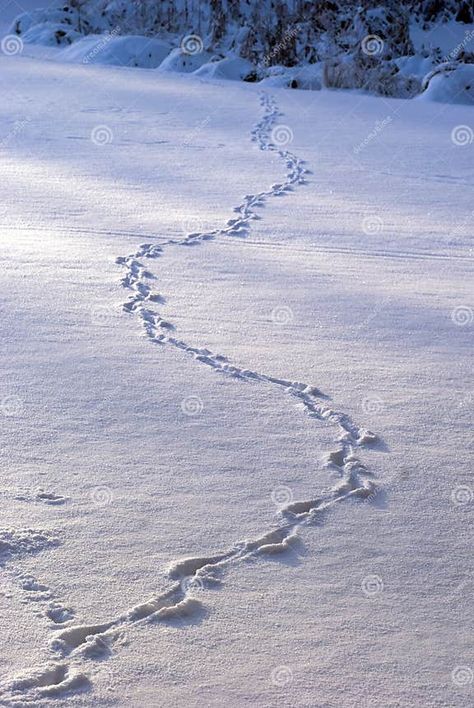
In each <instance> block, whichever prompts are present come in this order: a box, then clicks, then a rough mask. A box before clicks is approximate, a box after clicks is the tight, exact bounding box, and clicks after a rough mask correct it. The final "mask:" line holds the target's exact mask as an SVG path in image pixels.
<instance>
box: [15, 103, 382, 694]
mask: <svg viewBox="0 0 474 708" xmlns="http://www.w3.org/2000/svg"><path fill="white" fill-rule="evenodd" d="M261 105H262V107H263V116H262V118H261V120H260V121H259V123H258V124H257V125H256V127H255V128H254V129H253V130H252V140H253V141H254V142H255V143H257V146H258V147H259V149H260V150H262V151H271V152H274V153H276V154H277V155H278V157H279V158H280V159H281V160H282V161H283V163H284V164H285V167H286V170H287V172H286V177H285V179H284V180H283V181H282V182H277V183H275V184H273V185H272V186H271V187H270V189H269V190H266V191H262V192H258V193H257V194H247V195H245V197H244V198H243V200H242V202H241V203H240V204H239V205H238V206H236V207H235V208H234V210H233V211H234V214H235V215H236V216H234V217H233V218H231V219H229V220H228V221H227V222H226V225H225V226H224V228H218V229H214V230H209V231H204V232H193V233H189V234H187V235H186V236H185V237H184V238H182V239H170V240H168V241H165V242H164V243H161V244H160V245H157V244H154V243H152V242H148V243H143V244H141V245H140V246H139V248H138V249H137V250H136V252H135V253H132V254H130V255H128V256H120V257H118V258H117V259H116V263H117V264H119V265H121V266H122V267H123V268H124V269H125V274H124V276H123V278H122V285H123V287H124V288H125V289H127V290H128V291H130V297H129V299H128V300H127V302H125V303H124V304H123V310H124V311H125V312H127V313H129V314H134V315H136V316H138V318H139V319H140V320H141V323H142V327H143V331H144V333H145V336H146V337H147V338H148V339H149V340H150V342H153V343H155V344H160V345H163V346H171V347H174V348H176V349H179V350H181V351H184V352H186V353H187V354H189V355H190V356H192V357H193V358H194V359H195V360H196V361H197V362H199V363H200V364H204V365H206V366H208V367H211V368H212V369H213V370H215V371H216V372H217V373H219V374H221V375H225V376H231V377H233V378H236V379H240V380H243V381H251V382H252V383H254V384H257V385H262V386H267V387H271V388H273V389H274V390H275V391H276V392H279V393H281V394H286V395H290V396H292V397H293V398H294V399H296V401H297V402H298V403H299V404H300V407H301V408H302V409H303V411H304V412H305V413H306V414H307V415H308V416H310V417H311V418H314V419H316V420H318V421H320V422H322V423H324V424H328V425H331V426H333V427H334V428H335V431H336V439H335V449H334V450H333V451H331V452H330V453H329V454H328V456H327V466H328V467H330V468H331V469H332V470H333V471H335V472H336V473H337V474H338V476H339V480H338V482H337V484H336V485H335V486H334V487H333V489H331V490H330V491H329V492H328V493H326V494H323V495H321V496H318V497H315V498H314V499H307V500H295V501H293V500H292V501H290V502H288V503H287V504H286V505H285V506H283V507H282V508H281V509H280V510H279V514H278V519H277V522H276V524H275V527H274V528H272V529H271V530H269V531H267V532H265V533H264V534H262V535H261V536H259V537H258V538H256V539H244V540H241V541H238V542H236V543H235V544H234V545H233V546H232V547H231V548H229V549H227V550H224V551H222V552H219V553H213V554H210V555H207V556H204V557H196V558H185V559H181V560H178V561H176V562H175V563H173V564H172V565H171V567H170V568H169V572H168V575H169V578H170V580H172V581H174V582H173V584H172V585H171V587H170V588H169V589H168V590H167V591H165V592H163V593H161V594H159V595H156V596H152V597H151V598H149V599H147V600H145V601H144V602H142V603H139V604H138V605H135V606H134V607H132V608H130V609H129V610H127V611H125V612H124V613H123V614H119V615H117V616H116V617H115V618H112V619H109V620H108V621H107V622H104V623H99V624H83V625H74V626H71V625H69V626H68V627H65V628H62V629H58V630H57V631H56V632H55V634H54V637H53V639H52V640H51V643H50V648H51V650H52V651H53V652H54V653H55V654H56V655H57V656H58V657H61V658H62V659H63V660H65V659H66V657H67V660H68V661H69V664H65V663H57V664H54V665H53V668H49V669H45V670H43V672H42V673H41V672H40V673H36V674H32V676H33V678H31V676H30V677H29V678H23V679H21V678H20V679H16V680H14V681H13V682H10V684H5V685H4V686H6V688H4V691H5V692H6V693H8V694H9V695H11V696H12V695H15V696H17V695H19V694H20V693H21V692H22V691H25V692H26V695H27V696H29V695H35V692H36V694H37V695H42V694H41V693H40V692H41V691H43V692H44V691H47V690H49V691H52V692H53V693H49V695H54V692H59V690H61V691H65V690H71V689H72V688H75V687H84V686H86V685H87V683H88V679H87V678H86V677H85V676H84V674H83V673H82V671H81V670H80V667H81V664H82V662H83V660H84V659H97V658H100V659H103V658H105V657H107V656H108V654H110V648H111V646H112V644H114V643H116V642H117V639H118V638H119V636H120V635H121V633H122V632H123V630H124V629H126V627H127V626H130V625H135V624H138V623H145V622H150V621H153V622H175V621H179V622H185V621H188V618H190V619H191V620H192V618H195V617H197V616H199V613H202V612H203V605H202V603H201V601H200V600H199V599H198V598H196V597H195V594H196V593H197V592H199V591H200V590H205V589H210V588H212V587H213V586H215V585H217V584H219V583H220V582H221V576H222V574H223V573H224V571H225V569H226V568H227V567H228V566H230V565H231V564H236V563H245V562H248V561H250V560H255V559H257V558H258V557H260V556H262V555H273V554H278V553H284V552H285V551H287V550H289V549H293V550H295V551H296V548H297V543H298V530H299V529H300V528H302V527H303V526H306V525H310V524H312V523H314V522H315V521H316V520H317V519H319V518H321V516H322V515H323V514H324V513H326V511H327V510H329V509H331V508H332V507H334V506H335V505H337V504H339V503H341V502H343V501H345V500H348V499H351V498H366V497H369V496H371V495H373V494H374V492H375V490H376V486H375V484H374V482H373V481H372V479H371V475H370V473H369V472H368V470H367V469H366V467H365V466H364V465H363V464H362V463H361V462H360V461H359V459H358V458H357V456H356V450H357V449H358V448H361V447H366V446H367V445H370V444H371V443H373V442H375V441H376V439H377V438H376V435H375V434H374V433H372V432H371V431H368V430H366V429H364V428H361V427H359V426H358V425H356V423H354V422H353V421H352V419H351V418H350V417H349V416H348V415H346V414H345V413H343V412H341V411H338V410H336V409H335V408H334V407H333V406H332V405H331V404H330V402H329V398H328V397H327V396H326V395H324V394H323V393H322V392H321V391H320V390H319V389H318V388H316V387H315V386H313V385H312V384H306V383H303V382H299V381H291V380H286V379H282V378H277V377H274V376H270V375H268V374H266V373H261V372H258V371H255V370H253V369H250V368H244V367H239V366H236V365H234V364H232V363H231V362H229V360H228V359H227V357H225V356H223V355H222V354H220V353H216V352H212V351H211V350H209V349H208V348H207V347H193V346H191V345H189V344H188V343H187V342H185V341H183V340H182V339H179V338H178V337H177V336H175V334H174V331H175V327H174V325H173V323H171V322H168V321H167V320H166V319H164V318H163V317H162V316H161V315H160V313H159V312H158V311H157V310H156V305H159V304H161V303H163V302H164V301H165V299H164V297H163V295H162V294H159V293H156V292H154V291H153V288H152V284H153V281H155V280H156V277H155V276H154V275H153V274H152V273H151V272H150V271H149V270H148V268H147V267H145V265H144V264H143V262H142V261H143V260H144V259H147V260H152V259H157V258H160V257H162V256H164V255H165V252H166V250H168V249H170V248H180V247H182V246H194V245H198V244H202V243H203V242H205V241H208V240H213V239H216V238H218V237H245V236H247V235H248V232H249V230H250V228H251V222H252V221H253V220H256V219H259V218H260V216H259V215H258V214H257V213H256V210H257V209H261V208H262V207H264V206H265V205H266V204H267V202H268V201H269V200H270V199H272V198H273V197H280V196H284V195H286V194H289V193H291V191H292V190H293V188H294V187H297V186H298V185H301V184H304V183H305V181H306V180H305V175H306V174H308V173H309V170H307V169H306V168H305V167H304V161H303V160H300V159H299V158H297V157H296V155H294V154H293V153H292V152H290V151H289V150H284V149H281V148H279V147H278V146H277V145H275V144H274V143H273V142H272V139H271V132H272V128H273V127H274V125H275V123H276V121H277V119H278V117H279V116H280V115H281V114H280V113H279V111H278V109H277V106H276V103H275V101H274V99H273V98H272V97H270V96H267V95H263V96H262V97H261ZM59 616H60V617H61V613H59ZM35 677H36V678H35ZM12 687H13V688H12Z"/></svg>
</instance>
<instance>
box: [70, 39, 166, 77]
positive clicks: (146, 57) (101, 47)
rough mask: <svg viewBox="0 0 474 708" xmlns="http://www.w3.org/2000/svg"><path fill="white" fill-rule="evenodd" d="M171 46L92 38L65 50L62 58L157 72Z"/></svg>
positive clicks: (145, 41)
mask: <svg viewBox="0 0 474 708" xmlns="http://www.w3.org/2000/svg"><path fill="white" fill-rule="evenodd" d="M170 49H171V45H169V44H168V43H167V42H164V41H162V40H159V39H151V38H150V37H138V36H128V37H120V36H114V35H113V34H112V33H110V34H104V35H89V36H87V37H84V38H83V39H80V40H79V41H78V42H75V43H74V44H72V45H71V46H70V47H67V48H66V49H63V50H62V51H61V54H60V58H61V59H63V60H64V61H67V62H75V63H82V64H111V65H117V66H138V67H141V68H143V69H155V68H156V67H157V66H159V65H160V64H161V62H162V61H163V59H164V58H165V57H167V56H168V54H169V52H170Z"/></svg>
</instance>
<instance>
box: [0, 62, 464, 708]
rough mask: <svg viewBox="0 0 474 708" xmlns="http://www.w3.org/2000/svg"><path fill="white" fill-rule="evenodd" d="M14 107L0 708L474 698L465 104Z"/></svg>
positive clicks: (269, 100) (34, 78) (19, 82)
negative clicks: (19, 707) (2, 706)
mask: <svg viewBox="0 0 474 708" xmlns="http://www.w3.org/2000/svg"><path fill="white" fill-rule="evenodd" d="M0 89H1V95H2V98H3V100H2V107H1V111H0V131H1V132H0V139H1V153H2V194H3V200H2V221H1V228H0V238H1V242H2V249H1V258H2V269H1V279H0V287H1V293H2V318H1V336H2V348H1V354H0V361H1V371H2V386H1V397H0V398H1V401H0V405H1V414H2V415H1V422H2V428H1V446H2V453H3V454H2V462H1V477H0V492H1V500H2V527H3V528H2V529H0V553H1V555H0V562H1V566H0V572H1V575H0V580H1V585H0V617H1V619H0V627H1V630H2V639H3V641H2V643H1V650H0V665H1V679H0V691H1V693H0V702H1V703H2V704H5V705H29V704H33V705H43V704H44V705H49V704H51V705H55V706H62V705H83V706H92V705H104V706H105V705H119V706H137V707H138V706H144V705H147V706H173V705H176V703H177V702H179V703H180V704H181V705H184V706H201V705H211V706H222V705H224V704H230V705H236V706H241V705H242V706H243V705H256V706H305V707H306V706H308V707H309V706H321V707H322V706H324V707H326V706H331V707H332V706H344V707H346V706H348V707H349V706H354V705H361V706H364V707H365V706H367V707H369V706H370V707H372V706H377V707H379V706H384V707H385V706H413V707H415V706H456V707H457V706H472V704H473V698H474V685H473V671H474V656H473V652H472V630H473V626H472V625H473V621H472V619H473V618H472V600H471V598H472V591H473V574H472V570H473V567H472V541H473V535H474V533H473V530H472V529H473V527H472V509H473V504H474V501H473V500H474V490H473V488H474V484H473V481H472V471H471V464H470V458H469V450H470V448H471V447H472V444H471V435H470V431H471V425H472V422H471V410H472V374H471V368H472V363H471V361H472V335H473V328H474V293H473V288H472V255H473V253H472V235H471V234H472V223H473V205H472V187H473V183H474V168H473V162H472V150H473V133H472V129H473V127H474V122H473V121H474V118H473V116H474V113H473V109H472V108H470V107H467V106H461V105H456V106H450V105H448V104H436V103H428V102H425V101H423V100H421V99H414V100H412V101H402V100H395V99H391V100H388V99H387V100H384V99H381V98H373V97H368V96H361V95H358V94H357V93H353V92H330V91H317V92H303V91H301V92H299V91H286V90H281V89H269V88H267V89H266V92H265V93H264V94H263V95H262V93H261V90H260V89H259V87H258V86H254V85H249V84H243V83H238V82H219V81H209V80H204V79H201V80H199V79H198V78H196V77H187V76H184V75H172V74H163V72H159V71H145V70H139V69H124V68H112V67H102V66H91V65H88V66H80V65H72V64H62V63H58V62H51V61H46V60H43V59H39V58H34V57H28V56H25V55H23V56H12V57H7V56H2V57H0ZM252 138H253V139H252ZM303 161H304V162H303ZM307 170H308V171H307ZM229 222H230V223H229ZM190 234H193V235H191V236H190ZM160 249H161V250H160ZM124 286H125V287H124ZM124 303H126V304H127V306H126V308H125V310H124V308H123V305H124ZM232 367H234V368H232ZM298 382H301V383H298ZM367 431H373V433H374V434H376V435H377V436H378V437H377V439H375V440H374V439H373V436H372V435H371V434H370V433H368V432H367ZM299 502H302V503H301V504H299ZM184 559H192V560H191V561H188V562H184V563H183V562H182V561H183V560H184Z"/></svg>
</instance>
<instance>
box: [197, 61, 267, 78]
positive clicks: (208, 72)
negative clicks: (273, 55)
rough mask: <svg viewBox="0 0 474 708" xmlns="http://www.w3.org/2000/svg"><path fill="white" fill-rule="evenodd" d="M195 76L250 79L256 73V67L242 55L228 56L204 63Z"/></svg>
mask: <svg viewBox="0 0 474 708" xmlns="http://www.w3.org/2000/svg"><path fill="white" fill-rule="evenodd" d="M194 74H195V76H200V77H201V78H202V79H231V80H233V81H242V80H246V79H247V80H248V79H249V77H251V76H253V75H255V67H254V65H253V64H251V63H250V62H249V61H247V60H246V59H241V58H240V57H226V58H225V59H220V60H219V61H211V62H208V63H207V64H203V65H202V66H201V67H200V68H199V69H198V70H197V71H195V72H194Z"/></svg>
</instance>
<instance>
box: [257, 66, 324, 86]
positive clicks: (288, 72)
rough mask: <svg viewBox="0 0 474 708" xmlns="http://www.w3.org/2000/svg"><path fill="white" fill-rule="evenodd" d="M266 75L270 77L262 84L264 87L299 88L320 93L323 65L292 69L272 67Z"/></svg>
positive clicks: (263, 80)
mask: <svg viewBox="0 0 474 708" xmlns="http://www.w3.org/2000/svg"><path fill="white" fill-rule="evenodd" d="M266 73H267V74H268V76H266V77H265V78H264V79H262V81H261V82H260V83H261V84H262V85H263V86H273V87H277V88H298V89H304V90H307V91H319V90H320V89H321V88H322V65H321V63H318V64H309V65H308V66H299V67H292V68H288V67H286V66H272V67H269V68H268V69H267V72H266Z"/></svg>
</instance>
